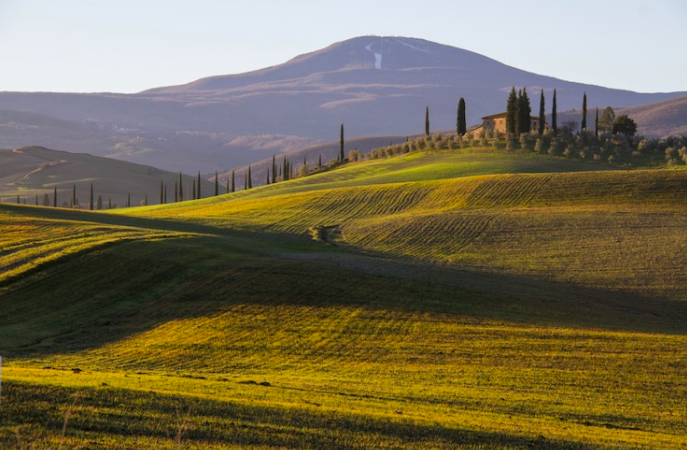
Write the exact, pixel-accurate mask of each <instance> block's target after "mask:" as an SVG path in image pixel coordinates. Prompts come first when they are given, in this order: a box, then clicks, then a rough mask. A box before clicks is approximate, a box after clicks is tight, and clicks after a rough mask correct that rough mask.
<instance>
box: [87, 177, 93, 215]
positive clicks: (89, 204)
mask: <svg viewBox="0 0 687 450" xmlns="http://www.w3.org/2000/svg"><path fill="white" fill-rule="evenodd" d="M88 209H89V210H90V211H93V183H91V192H90V198H89V202H88Z"/></svg>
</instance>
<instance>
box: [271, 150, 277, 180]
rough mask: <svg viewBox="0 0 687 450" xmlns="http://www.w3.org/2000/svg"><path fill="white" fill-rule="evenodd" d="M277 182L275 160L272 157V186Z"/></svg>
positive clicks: (274, 157)
mask: <svg viewBox="0 0 687 450" xmlns="http://www.w3.org/2000/svg"><path fill="white" fill-rule="evenodd" d="M276 182H277V158H276V156H274V155H272V184H274V183H276Z"/></svg>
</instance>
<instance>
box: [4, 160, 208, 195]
mask: <svg viewBox="0 0 687 450" xmlns="http://www.w3.org/2000/svg"><path fill="white" fill-rule="evenodd" d="M178 180H179V174H178V173H172V172H168V171H164V170H160V169H156V168H154V167H150V166H143V165H139V164H134V163H129V162H125V161H118V160H116V159H111V158H102V157H98V156H92V155H88V154H84V153H70V152H64V151H57V150H50V149H46V148H43V147H23V148H18V149H14V150H0V200H1V201H5V202H16V199H17V197H19V199H20V200H21V201H22V202H25V203H27V204H36V203H38V204H40V205H42V204H43V197H44V195H46V194H47V195H48V196H49V201H50V205H52V204H53V201H54V198H53V195H54V190H55V189H57V196H58V200H57V204H58V206H64V205H68V204H70V202H71V195H72V189H73V187H75V188H76V197H77V200H79V203H80V204H81V207H82V208H84V207H85V208H88V206H89V197H90V186H91V184H93V186H94V196H95V197H96V198H97V197H98V196H99V195H100V196H102V199H103V202H104V207H106V208H107V207H108V206H109V202H110V201H112V205H113V207H117V205H118V206H119V207H124V206H126V202H127V199H128V196H129V195H131V202H132V205H139V204H141V203H140V202H141V201H143V200H144V199H145V198H146V196H147V198H148V204H157V203H159V202H160V182H164V183H166V185H167V194H168V200H170V201H171V199H172V198H173V196H174V183H175V182H177V181H178ZM183 180H184V185H185V186H184V188H185V189H187V195H188V192H190V191H191V189H192V188H191V186H192V184H193V180H194V178H193V177H191V176H188V175H184V176H183ZM214 189H215V186H214V183H211V182H209V181H207V180H202V179H201V195H205V196H207V194H210V193H214ZM203 193H205V194H203Z"/></svg>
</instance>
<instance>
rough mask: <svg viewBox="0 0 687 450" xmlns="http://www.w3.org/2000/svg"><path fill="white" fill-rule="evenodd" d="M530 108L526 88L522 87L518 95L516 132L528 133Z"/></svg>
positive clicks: (529, 128)
mask: <svg viewBox="0 0 687 450" xmlns="http://www.w3.org/2000/svg"><path fill="white" fill-rule="evenodd" d="M531 115H532V108H531V107H530V98H529V97H528V96H527V88H526V87H524V88H522V93H521V94H520V96H519V97H518V126H519V129H518V133H529V132H530V131H531V128H532V121H531V120H530V116H531Z"/></svg>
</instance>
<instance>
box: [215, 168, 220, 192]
mask: <svg viewBox="0 0 687 450" xmlns="http://www.w3.org/2000/svg"><path fill="white" fill-rule="evenodd" d="M218 195H219V174H218V173H217V172H215V197H217V196H218Z"/></svg>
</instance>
